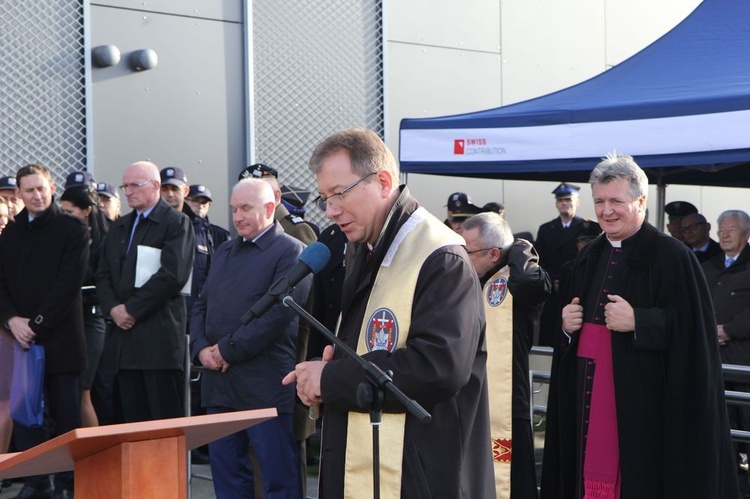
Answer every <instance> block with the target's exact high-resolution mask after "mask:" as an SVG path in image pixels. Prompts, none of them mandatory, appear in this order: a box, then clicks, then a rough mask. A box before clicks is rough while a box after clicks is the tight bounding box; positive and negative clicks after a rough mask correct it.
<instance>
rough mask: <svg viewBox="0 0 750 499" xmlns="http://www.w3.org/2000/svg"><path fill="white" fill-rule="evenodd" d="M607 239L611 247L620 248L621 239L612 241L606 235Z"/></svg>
mask: <svg viewBox="0 0 750 499" xmlns="http://www.w3.org/2000/svg"><path fill="white" fill-rule="evenodd" d="M607 241H609V244H610V245H612V247H613V248H622V241H613V240H611V239H610V238H609V236H607Z"/></svg>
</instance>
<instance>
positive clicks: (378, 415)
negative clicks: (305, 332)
mask: <svg viewBox="0 0 750 499" xmlns="http://www.w3.org/2000/svg"><path fill="white" fill-rule="evenodd" d="M281 303H283V304H284V306H285V307H288V308H291V309H293V310H294V311H295V312H297V314H299V315H300V316H301V317H302V318H304V319H305V320H306V321H307V322H309V323H310V325H311V326H313V327H314V328H315V329H316V330H318V331H319V332H320V333H321V334H322V335H323V336H325V337H326V338H327V339H328V340H330V341H331V343H333V344H334V345H336V348H339V349H340V350H341V351H343V352H344V353H345V354H346V355H348V356H349V357H351V358H352V359H354V360H355V361H357V363H358V364H359V365H360V366H361V367H362V369H364V371H365V375H366V376H367V382H365V383H362V384H360V385H359V387H357V403H358V404H359V405H360V406H362V407H369V408H370V424H371V425H372V480H373V497H374V498H375V499H380V430H379V428H380V422H381V420H382V417H383V400H384V398H385V390H388V391H389V392H391V393H392V394H393V396H395V397H396V399H397V400H398V401H399V402H401V404H403V406H404V407H406V410H407V412H409V413H411V414H412V415H413V416H414V417H416V418H417V420H418V421H419V422H421V423H429V421H430V419H432V416H431V415H430V413H429V412H427V411H426V410H424V408H423V407H422V406H421V405H419V404H418V403H417V402H416V401H414V400H412V399H410V398H409V397H407V396H406V394H404V392H402V391H401V390H399V388H398V387H397V386H396V385H394V384H393V379H392V378H391V376H392V375H393V373H392V372H390V371H388V372H384V371H383V370H382V369H380V368H379V367H378V366H376V365H375V364H373V363H372V362H368V361H366V360H365V359H363V358H362V357H361V356H359V355H357V352H355V351H354V350H352V349H351V348H350V347H349V346H348V345H347V344H345V343H344V342H343V341H341V339H339V337H338V336H336V335H335V334H333V333H332V332H331V331H329V330H328V329H327V328H326V327H325V326H324V325H323V324H321V323H320V322H319V321H318V320H317V319H315V317H313V316H312V315H310V313H309V312H308V311H307V310H305V309H304V308H302V307H301V306H299V304H297V303H296V302H295V301H294V299H293V298H292V297H291V296H290V295H289V294H288V293H287V294H286V295H285V296H284V297H282V299H281Z"/></svg>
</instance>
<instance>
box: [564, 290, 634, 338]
mask: <svg viewBox="0 0 750 499" xmlns="http://www.w3.org/2000/svg"><path fill="white" fill-rule="evenodd" d="M607 299H608V300H609V303H607V304H606V305H605V306H604V322H605V325H606V326H607V329H609V330H610V331H618V332H628V331H634V330H635V312H634V311H633V307H631V306H630V303H628V302H627V301H625V299H624V298H622V297H621V296H618V295H607ZM582 326H583V306H582V305H581V299H580V298H578V297H575V298H573V300H572V301H571V302H570V303H569V304H567V305H565V307H563V309H562V327H563V330H564V331H565V332H566V333H568V334H573V333H575V332H577V331H579V330H580V329H581V327H582Z"/></svg>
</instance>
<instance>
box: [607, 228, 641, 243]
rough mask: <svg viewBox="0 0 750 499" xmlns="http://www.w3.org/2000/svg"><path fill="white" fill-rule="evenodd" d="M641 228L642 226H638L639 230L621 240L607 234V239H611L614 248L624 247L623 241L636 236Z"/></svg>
mask: <svg viewBox="0 0 750 499" xmlns="http://www.w3.org/2000/svg"><path fill="white" fill-rule="evenodd" d="M640 230H641V228H640V227H638V230H637V231H635V232H634V233H633V234H632V235H630V236H628V237H626V238H625V239H623V240H620V241H613V240H611V239H610V238H609V235H607V241H609V244H611V245H612V247H613V248H622V243H623V241H629V240H631V239H632V238H634V237H635V235H636V234H638V231H640Z"/></svg>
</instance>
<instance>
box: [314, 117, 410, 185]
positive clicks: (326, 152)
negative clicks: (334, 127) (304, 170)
mask: <svg viewBox="0 0 750 499" xmlns="http://www.w3.org/2000/svg"><path fill="white" fill-rule="evenodd" d="M339 151H346V152H347V153H348V154H349V159H350V160H351V163H352V171H353V172H354V173H356V174H357V175H359V176H360V177H364V176H365V175H367V174H368V173H378V172H380V171H387V172H389V173H390V174H391V176H392V177H393V179H394V182H396V183H397V184H398V179H399V169H398V163H396V158H394V157H393V154H392V153H391V151H390V149H388V146H386V145H385V142H383V139H381V138H380V136H378V134H377V133H375V132H373V131H372V130H366V129H364V128H349V129H347V130H341V131H340V132H336V133H334V134H333V135H330V136H329V137H327V138H325V139H324V140H323V141H322V142H321V143H319V144H318V145H317V146H315V150H314V151H313V153H312V157H311V158H310V171H311V172H312V173H313V174H316V175H317V174H318V172H320V169H321V168H322V167H323V160H325V159H326V158H327V157H328V156H330V155H332V154H335V153H337V152H339Z"/></svg>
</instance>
